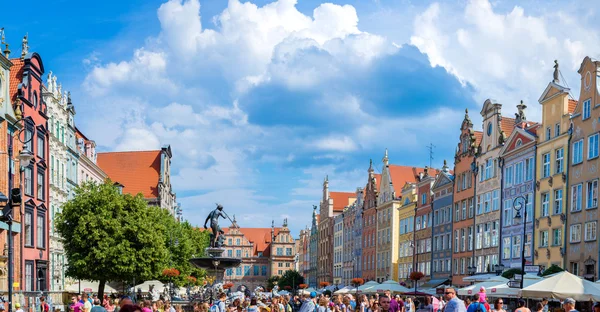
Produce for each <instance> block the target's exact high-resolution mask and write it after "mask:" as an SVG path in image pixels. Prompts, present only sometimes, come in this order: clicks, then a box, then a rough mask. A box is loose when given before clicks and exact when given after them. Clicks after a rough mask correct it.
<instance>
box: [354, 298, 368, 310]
mask: <svg viewBox="0 0 600 312" xmlns="http://www.w3.org/2000/svg"><path fill="white" fill-rule="evenodd" d="M356 306H357V307H358V309H357V310H358V311H357V312H368V310H369V301H367V296H366V295H358V301H357V302H356Z"/></svg>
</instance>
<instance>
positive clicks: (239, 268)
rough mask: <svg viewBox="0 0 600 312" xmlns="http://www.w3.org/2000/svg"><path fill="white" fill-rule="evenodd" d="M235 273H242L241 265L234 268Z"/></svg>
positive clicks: (238, 274)
mask: <svg viewBox="0 0 600 312" xmlns="http://www.w3.org/2000/svg"><path fill="white" fill-rule="evenodd" d="M235 275H237V276H240V275H242V268H241V267H237V268H235Z"/></svg>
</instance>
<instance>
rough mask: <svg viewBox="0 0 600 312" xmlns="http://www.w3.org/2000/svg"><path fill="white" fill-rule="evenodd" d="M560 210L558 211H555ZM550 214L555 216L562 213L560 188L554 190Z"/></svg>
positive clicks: (561, 192)
mask: <svg viewBox="0 0 600 312" xmlns="http://www.w3.org/2000/svg"><path fill="white" fill-rule="evenodd" d="M557 208H560V209H557ZM552 212H553V213H554V214H555V215H558V214H561V213H562V212H563V190H562V188H560V189H556V190H554V205H553V209H552Z"/></svg>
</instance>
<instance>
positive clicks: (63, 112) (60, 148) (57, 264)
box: [42, 72, 77, 291]
mask: <svg viewBox="0 0 600 312" xmlns="http://www.w3.org/2000/svg"><path fill="white" fill-rule="evenodd" d="M46 85H47V87H45V88H44V89H43V93H42V95H43V97H44V101H45V102H46V104H47V107H48V130H49V131H50V135H49V137H50V163H49V166H50V290H52V291H60V290H64V289H65V286H66V285H65V267H66V264H67V263H66V262H67V258H66V256H65V252H64V248H63V244H62V238H61V237H60V236H58V233H57V232H56V229H55V227H54V220H55V217H56V215H57V214H58V213H60V211H61V210H62V206H63V204H64V203H65V202H66V201H67V200H68V199H69V198H70V196H71V195H72V185H73V184H74V183H75V181H77V172H76V170H75V169H76V168H77V167H76V166H77V165H76V164H77V157H73V156H74V155H73V153H72V149H69V146H71V147H72V148H74V146H75V133H74V131H73V118H74V115H75V110H74V108H73V104H72V103H71V100H70V96H68V95H67V92H63V91H62V90H61V89H62V88H61V85H60V84H57V82H56V76H54V75H52V72H50V73H49V74H48V80H47V82H46Z"/></svg>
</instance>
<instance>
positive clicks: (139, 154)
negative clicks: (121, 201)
mask: <svg viewBox="0 0 600 312" xmlns="http://www.w3.org/2000/svg"><path fill="white" fill-rule="evenodd" d="M160 152H161V151H160V150H155V151H133V152H110V153H98V158H97V163H98V166H99V167H100V168H102V170H104V172H106V174H107V175H108V177H109V178H110V179H111V180H113V181H118V182H119V183H121V184H123V186H124V188H123V192H125V193H128V194H132V195H136V194H138V193H142V195H143V196H144V198H156V197H158V180H159V179H160Z"/></svg>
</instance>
